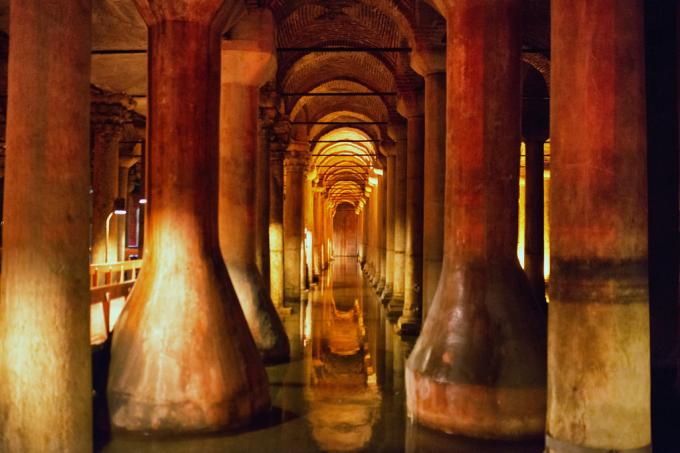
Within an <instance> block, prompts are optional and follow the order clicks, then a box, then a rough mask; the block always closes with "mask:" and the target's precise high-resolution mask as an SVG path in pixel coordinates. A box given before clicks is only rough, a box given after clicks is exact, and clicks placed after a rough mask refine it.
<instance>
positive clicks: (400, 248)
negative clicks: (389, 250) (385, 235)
mask: <svg viewBox="0 0 680 453" xmlns="http://www.w3.org/2000/svg"><path fill="white" fill-rule="evenodd" d="M389 134H390V138H392V140H394V142H395V147H394V148H395V156H394V159H395V162H394V170H395V171H394V289H393V291H392V297H391V298H390V300H389V302H388V305H387V308H388V313H389V315H390V316H392V317H394V316H400V315H401V311H402V308H403V307H404V263H405V259H404V247H405V246H406V124H404V123H393V124H391V125H390V127H389Z"/></svg>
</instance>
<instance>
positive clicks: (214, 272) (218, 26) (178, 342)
mask: <svg viewBox="0 0 680 453" xmlns="http://www.w3.org/2000/svg"><path fill="white" fill-rule="evenodd" d="M135 4H136V5H137V8H138V10H139V11H140V13H141V15H142V17H143V18H144V20H145V21H146V23H147V25H148V26H149V102H150V103H149V134H148V137H149V143H148V144H149V149H148V159H149V160H148V169H149V170H148V180H147V194H148V203H147V207H146V214H147V217H146V235H145V237H146V239H145V244H144V245H145V248H144V270H143V271H142V273H141V274H140V276H139V279H138V280H137V283H136V284H135V288H134V290H133V291H132V293H131V294H130V298H129V300H128V303H127V305H126V306H125V309H124V311H123V313H122V314H121V316H120V318H119V320H118V323H117V324H116V335H114V338H113V344H112V351H111V366H110V373H109V384H108V402H109V409H110V413H111V423H112V425H113V427H114V428H115V429H121V430H126V431H141V432H149V431H158V432H162V431H165V432H167V431H172V432H199V431H200V432H205V431H212V430H218V429H223V428H225V427H236V426H242V425H244V424H246V423H248V422H249V421H250V420H251V418H252V417H253V416H254V415H255V414H257V413H260V412H263V411H266V410H267V409H268V407H269V392H268V388H267V375H266V374H265V371H264V367H263V366H262V361H261V360H260V356H259V354H258V352H257V348H256V346H255V342H254V341H253V337H252V336H251V334H250V331H249V330H248V324H247V323H246V320H245V317H244V316H243V310H242V309H241V306H240V304H239V302H238V299H237V297H236V294H235V292H234V289H233V287H232V284H231V282H230V280H229V276H228V274H227V269H226V266H225V265H224V261H223V259H222V255H221V253H220V244H219V239H218V229H217V206H218V170H219V166H218V165H219V152H218V149H219V130H218V121H219V119H218V117H219V89H220V85H219V76H220V72H219V70H220V65H219V58H220V45H219V35H220V32H221V30H222V29H223V26H224V25H225V24H223V23H220V22H221V21H220V20H215V18H216V17H222V13H226V11H225V10H226V9H227V8H229V7H230V6H234V5H233V4H231V3H228V2H225V1H223V0H185V1H183V2H176V1H174V0H155V1H150V0H135ZM227 15H228V14H225V15H224V16H227Z"/></svg>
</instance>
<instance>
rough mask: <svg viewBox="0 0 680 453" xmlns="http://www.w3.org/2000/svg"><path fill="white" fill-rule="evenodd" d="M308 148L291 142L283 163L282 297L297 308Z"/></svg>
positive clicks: (301, 269) (302, 144)
mask: <svg viewBox="0 0 680 453" xmlns="http://www.w3.org/2000/svg"><path fill="white" fill-rule="evenodd" d="M308 160H309V146H308V145H307V143H303V142H297V141H291V143H290V144H289V145H288V151H287V152H286V156H285V160H284V178H285V189H284V190H285V195H284V202H283V249H284V251H283V281H284V287H283V297H284V301H285V303H286V304H291V303H293V304H297V303H299V302H300V298H301V297H302V289H303V288H302V277H303V274H302V271H303V267H302V266H303V264H304V263H303V262H302V257H303V253H302V247H303V244H304V188H305V179H306V178H305V174H306V173H307V162H308Z"/></svg>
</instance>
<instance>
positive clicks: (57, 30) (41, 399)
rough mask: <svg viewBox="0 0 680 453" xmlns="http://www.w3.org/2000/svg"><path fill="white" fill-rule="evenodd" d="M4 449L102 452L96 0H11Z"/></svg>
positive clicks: (0, 348) (0, 401) (2, 321)
mask: <svg viewBox="0 0 680 453" xmlns="http://www.w3.org/2000/svg"><path fill="white" fill-rule="evenodd" d="M9 15H10V17H9V21H10V28H11V34H12V39H11V40H10V43H9V85H8V93H7V94H8V102H7V136H6V138H7V141H6V144H7V163H6V167H5V189H4V206H3V209H4V216H3V218H4V227H3V250H2V285H1V286H0V287H1V288H2V290H1V291H2V299H1V302H0V382H2V384H0V451H6V452H27V453H34V452H35V453H42V452H46V451H69V452H89V451H92V387H91V384H92V378H91V372H90V368H91V367H90V362H91V358H90V342H89V337H90V335H89V323H88V320H89V313H90V308H89V306H90V296H89V278H88V272H87V269H88V224H89V211H90V209H89V198H88V189H89V180H90V165H89V152H88V148H89V146H88V144H89V133H88V131H89V116H90V115H89V113H90V108H89V107H90V105H89V98H90V96H89V84H90V50H91V40H90V21H91V5H90V2H89V1H72V0H11V1H10V13H9Z"/></svg>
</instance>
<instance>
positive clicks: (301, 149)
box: [283, 141, 309, 172]
mask: <svg viewBox="0 0 680 453" xmlns="http://www.w3.org/2000/svg"><path fill="white" fill-rule="evenodd" d="M308 150H309V146H308V144H307V143H304V142H298V141H291V142H290V143H289V144H288V149H287V150H286V153H285V155H284V161H283V165H284V167H285V168H287V169H289V170H293V171H296V170H297V171H303V172H304V171H307V165H308V164H309V152H308Z"/></svg>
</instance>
